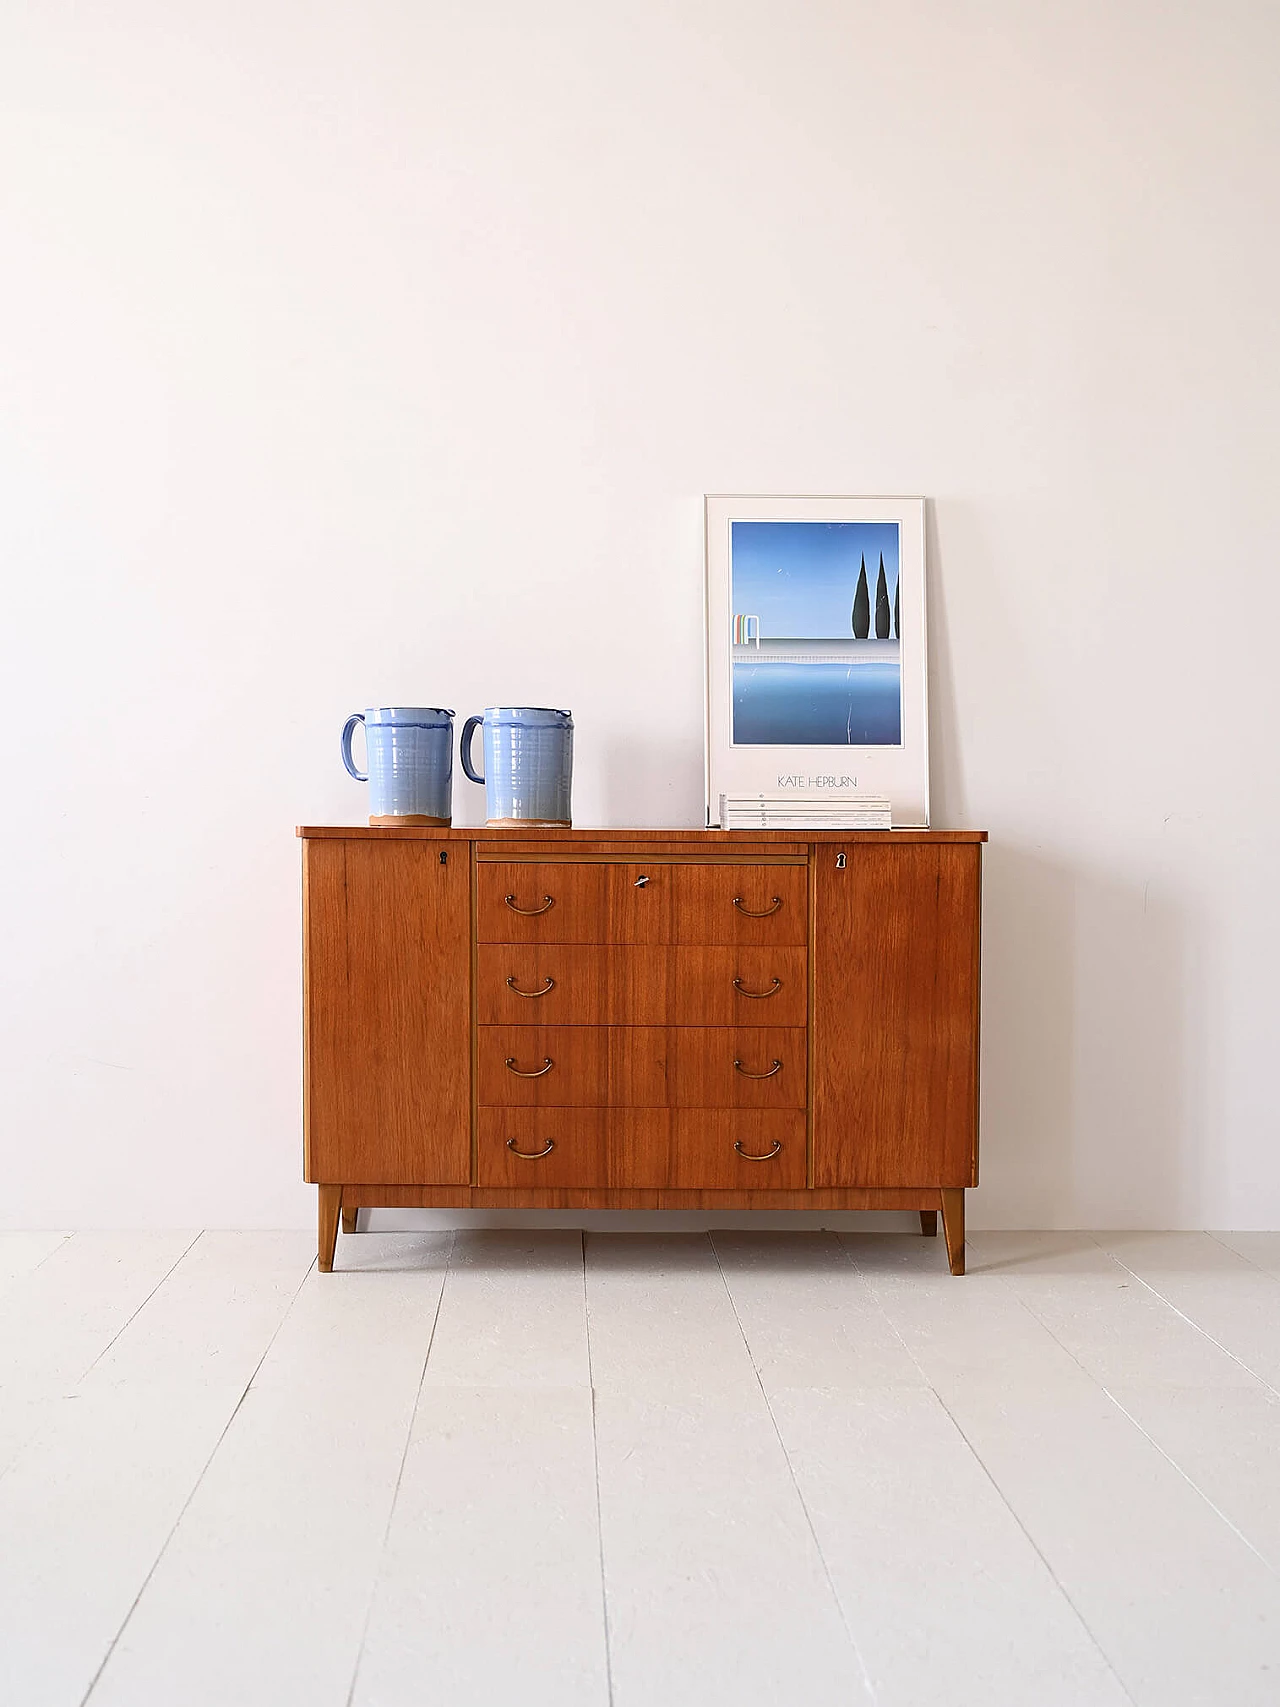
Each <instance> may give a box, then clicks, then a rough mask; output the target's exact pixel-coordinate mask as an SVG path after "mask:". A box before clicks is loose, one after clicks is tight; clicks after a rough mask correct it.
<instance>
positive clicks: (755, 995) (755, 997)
mask: <svg viewBox="0 0 1280 1707" xmlns="http://www.w3.org/2000/svg"><path fill="white" fill-rule="evenodd" d="M510 982H511V980H510V978H508V979H507V983H508V984H509V983H510ZM733 987H734V989H735V990H736V991H737V992H738V994H739V995H740V996H749V997H750V998H751V1000H752V1001H753V1002H762V1001H764V999H765V997H766V996H776V995H777V993H778V991H779V990H780V989H781V988H782V979H781V978H775V979H774V981H773V988H772V989H771V990H744V989H743V988H742V979H741V978H735V979H734V981H733ZM539 994H541V992H539Z"/></svg>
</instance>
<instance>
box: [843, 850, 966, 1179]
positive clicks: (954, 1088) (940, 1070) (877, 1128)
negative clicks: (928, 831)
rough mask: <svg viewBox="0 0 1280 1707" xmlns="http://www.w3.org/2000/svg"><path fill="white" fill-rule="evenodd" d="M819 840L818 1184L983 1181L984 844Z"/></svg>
mask: <svg viewBox="0 0 1280 1707" xmlns="http://www.w3.org/2000/svg"><path fill="white" fill-rule="evenodd" d="M839 851H840V850H838V849H837V848H835V847H832V846H823V847H820V848H819V849H818V853H817V869H816V873H815V883H816V889H815V920H814V925H815V929H814V949H813V957H814V1007H813V1071H814V1087H813V1088H814V1103H813V1157H814V1184H815V1185H817V1186H916V1185H944V1186H968V1185H973V1184H974V1183H976V1178H977V1173H976V1168H977V1101H978V970H979V896H980V870H981V868H980V850H979V848H978V847H977V846H976V845H974V844H972V843H955V842H950V843H948V842H943V843H935V844H931V843H904V844H901V845H899V846H897V847H894V846H892V845H891V844H888V843H872V844H864V845H862V846H861V847H859V846H857V845H856V844H852V845H850V847H849V848H848V849H846V850H844V852H845V857H846V864H845V865H844V866H843V867H841V866H840V865H839V864H838V863H837V857H838V853H839Z"/></svg>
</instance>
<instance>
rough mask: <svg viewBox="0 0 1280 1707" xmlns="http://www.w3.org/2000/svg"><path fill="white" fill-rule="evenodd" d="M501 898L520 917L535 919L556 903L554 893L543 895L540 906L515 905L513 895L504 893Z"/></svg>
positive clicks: (548, 910)
mask: <svg viewBox="0 0 1280 1707" xmlns="http://www.w3.org/2000/svg"><path fill="white" fill-rule="evenodd" d="M502 899H503V900H504V901H505V902H506V903H507V905H508V907H510V909H511V911H512V912H513V913H519V915H520V917H521V918H522V919H536V918H537V917H538V914H539V913H549V912H550V911H551V909H552V908H553V907H554V906H555V904H556V898H555V896H554V895H544V896H543V897H542V905H541V906H540V907H517V906H516V898H515V896H514V895H504V896H503V897H502Z"/></svg>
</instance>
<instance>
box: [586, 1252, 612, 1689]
mask: <svg viewBox="0 0 1280 1707" xmlns="http://www.w3.org/2000/svg"><path fill="white" fill-rule="evenodd" d="M587 1237H588V1235H587V1233H586V1232H585V1230H584V1231H583V1232H582V1234H581V1239H582V1321H583V1326H584V1329H585V1331H586V1336H587V1388H588V1390H589V1392H590V1394H591V1462H592V1468H593V1469H594V1471H595V1478H596V1543H597V1547H598V1550H599V1554H600V1610H601V1614H602V1616H603V1619H604V1677H605V1689H606V1691H607V1695H608V1702H609V1707H613V1651H612V1648H611V1645H610V1640H609V1591H608V1587H607V1584H606V1581H605V1574H604V1511H603V1505H602V1501H601V1498H600V1431H599V1429H598V1428H597V1426H596V1377H595V1369H594V1366H593V1365H592V1362H591V1301H590V1296H589V1293H588V1290H587Z"/></svg>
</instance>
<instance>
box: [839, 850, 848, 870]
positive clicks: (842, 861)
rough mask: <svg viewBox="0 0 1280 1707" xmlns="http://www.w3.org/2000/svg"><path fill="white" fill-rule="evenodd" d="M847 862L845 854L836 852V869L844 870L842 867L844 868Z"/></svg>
mask: <svg viewBox="0 0 1280 1707" xmlns="http://www.w3.org/2000/svg"><path fill="white" fill-rule="evenodd" d="M848 863H849V862H848V860H847V859H846V858H845V856H844V854H837V855H836V870H837V871H843V870H844V868H845V866H846V865H847V864H848Z"/></svg>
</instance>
